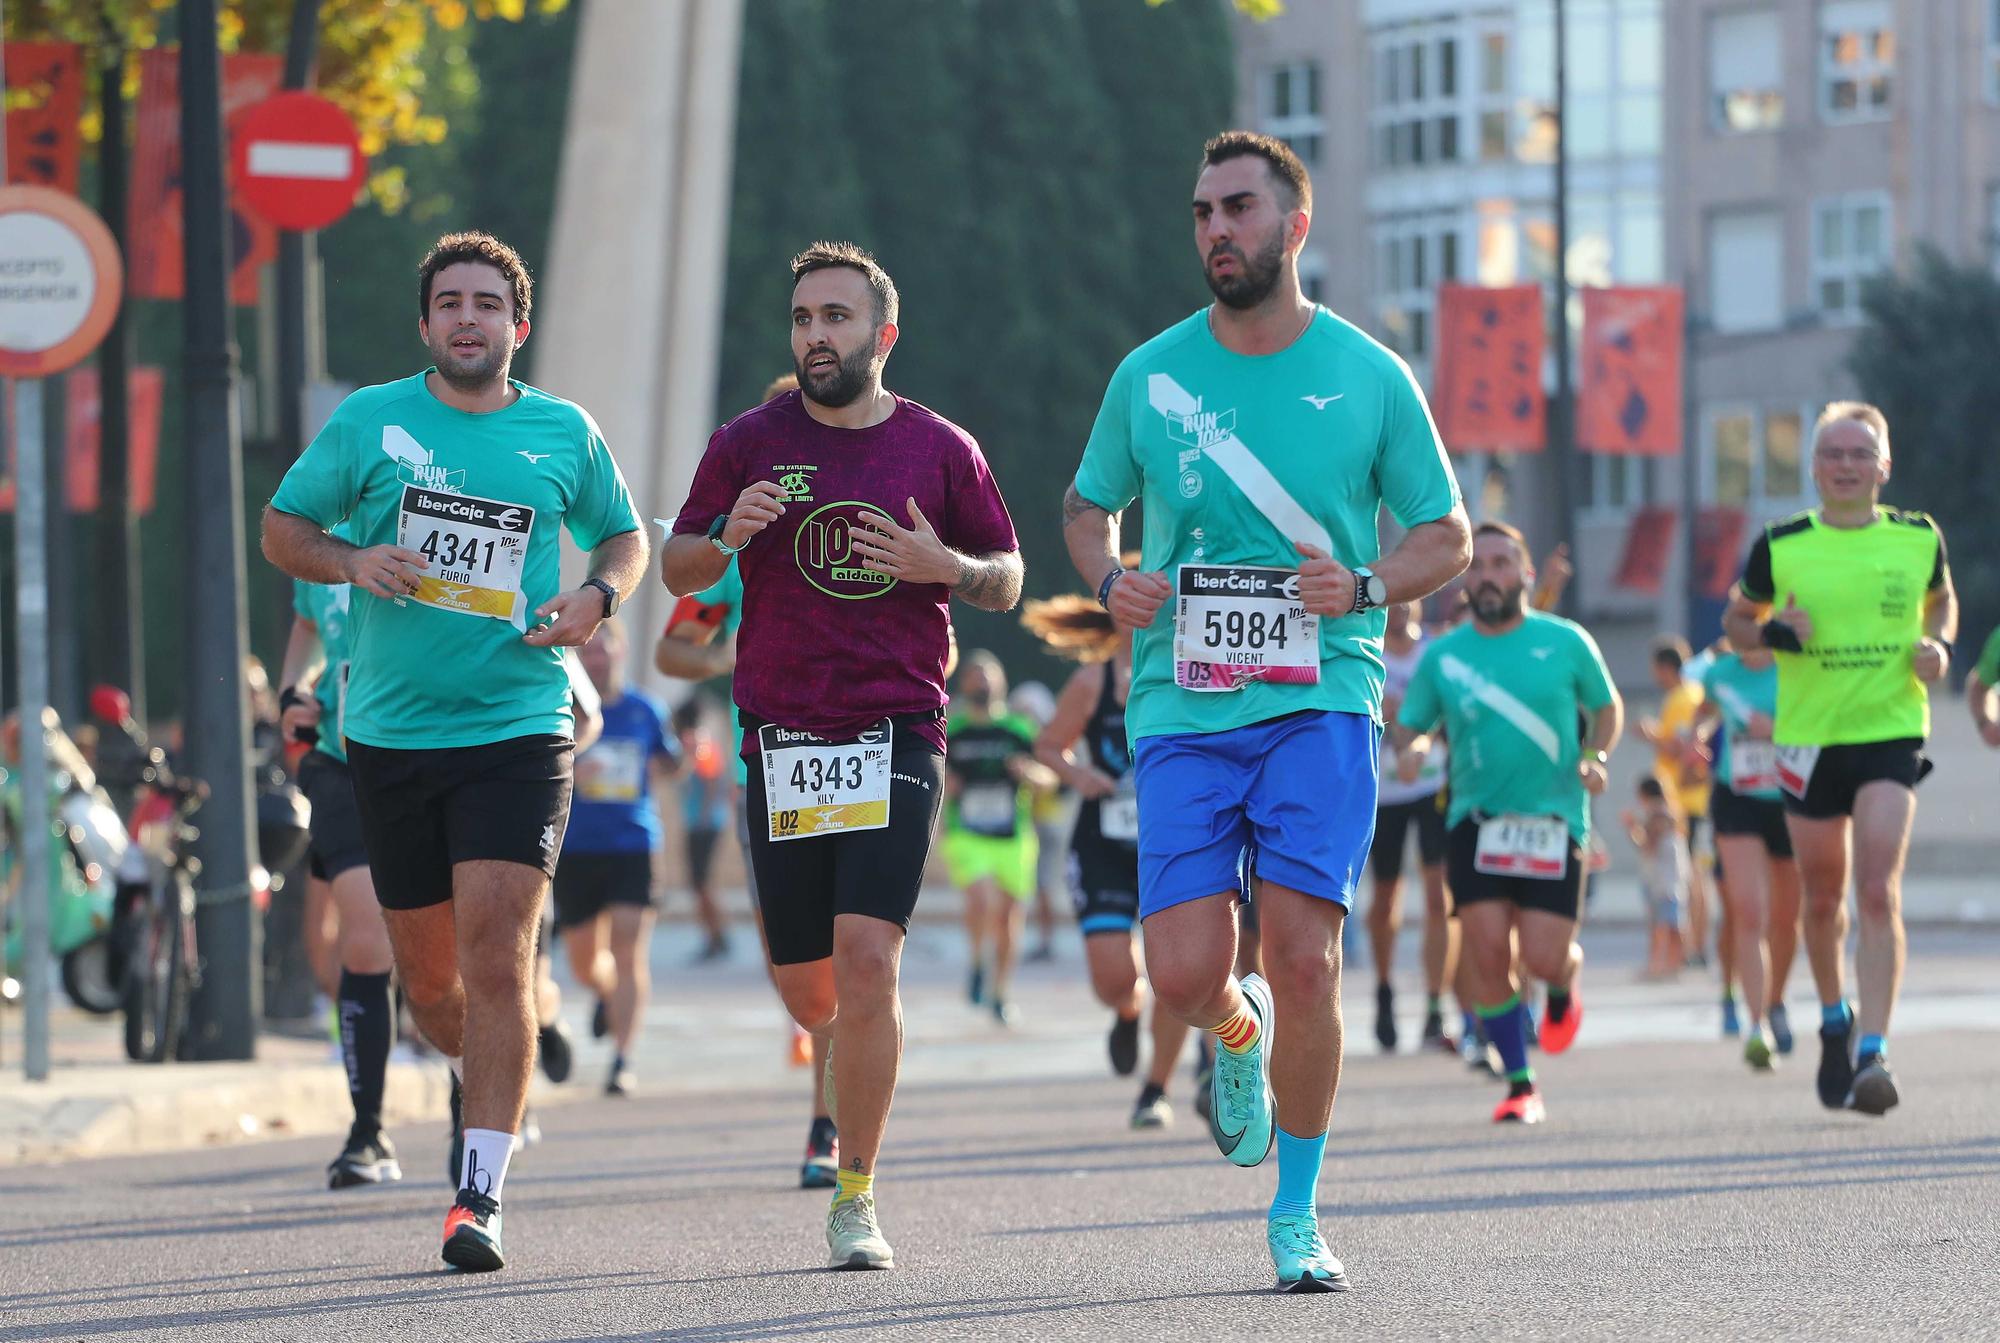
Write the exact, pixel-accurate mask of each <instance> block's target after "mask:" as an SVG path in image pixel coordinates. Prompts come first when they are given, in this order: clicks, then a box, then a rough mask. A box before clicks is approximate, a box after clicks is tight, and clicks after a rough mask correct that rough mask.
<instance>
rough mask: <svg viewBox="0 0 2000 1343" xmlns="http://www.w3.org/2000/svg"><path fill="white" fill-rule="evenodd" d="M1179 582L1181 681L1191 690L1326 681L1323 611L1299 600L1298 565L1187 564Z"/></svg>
mask: <svg viewBox="0 0 2000 1343" xmlns="http://www.w3.org/2000/svg"><path fill="white" fill-rule="evenodd" d="M1175 589H1176V591H1175V604H1174V683H1175V684H1176V685H1178V686H1180V687H1181V688H1182V689H1183V690H1196V691H1204V692H1216V691H1228V690H1241V689H1242V688H1243V687H1244V686H1245V685H1247V684H1249V683H1250V682H1252V681H1275V682H1279V683H1281V684H1285V685H1317V684H1318V683H1319V661H1320V658H1319V617H1318V616H1317V615H1314V614H1313V613H1312V612H1310V611H1308V610H1306V608H1305V604H1304V603H1303V602H1302V601H1300V600H1299V575H1298V573H1297V571H1295V570H1292V569H1274V568H1263V567H1259V566H1254V565H1217V564H1183V565H1181V566H1180V569H1179V571H1178V573H1177V574H1176V575H1175Z"/></svg>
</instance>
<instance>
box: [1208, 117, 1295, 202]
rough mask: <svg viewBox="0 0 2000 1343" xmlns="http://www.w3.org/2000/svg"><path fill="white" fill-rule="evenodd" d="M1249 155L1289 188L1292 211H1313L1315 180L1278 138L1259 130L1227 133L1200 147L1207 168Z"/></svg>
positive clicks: (1289, 147)
mask: <svg viewBox="0 0 2000 1343" xmlns="http://www.w3.org/2000/svg"><path fill="white" fill-rule="evenodd" d="M1246 156H1248V157H1254V158H1260V159H1262V160H1264V163H1265V166H1266V167H1268V168H1270V170H1271V176H1272V177H1274V178H1276V179H1277V180H1278V181H1279V182H1280V183H1282V184H1283V185H1284V186H1285V187H1287V188H1288V189H1290V191H1291V193H1292V208H1294V209H1298V210H1304V211H1306V212H1307V213H1308V214H1310V213H1311V212H1312V208H1313V184H1312V178H1311V177H1310V176H1309V175H1308V174H1307V173H1306V165H1305V164H1303V163H1301V162H1300V161H1299V156H1298V155H1297V154H1294V153H1293V152H1292V147H1291V146H1290V145H1288V144H1286V143H1285V142H1284V141H1283V140H1280V139H1279V138H1278V137H1277V136H1275V135H1261V134H1259V133H1258V132H1256V131H1224V132H1223V133H1222V134H1220V135H1218V136H1216V137H1215V138H1214V139H1212V140H1210V141H1209V142H1208V143H1207V144H1205V145H1203V146H1202V147H1201V163H1202V166H1203V167H1204V168H1212V167H1214V166H1215V165H1216V164H1218V163H1227V162H1228V161H1229V160H1230V159H1240V158H1244V157H1246Z"/></svg>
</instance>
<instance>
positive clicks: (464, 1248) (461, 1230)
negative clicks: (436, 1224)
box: [444, 1189, 507, 1273]
mask: <svg viewBox="0 0 2000 1343" xmlns="http://www.w3.org/2000/svg"><path fill="white" fill-rule="evenodd" d="M444 1261H445V1262H446V1263H447V1264H450V1265H451V1266H452V1267H453V1268H458V1269H463V1270H465V1271H466V1272H467V1273H491V1272H492V1271H493V1270H494V1269H496V1268H501V1267H504V1266H505V1265H506V1263H507V1261H506V1260H505V1259H504V1258H502V1257H501V1254H500V1201H499V1200H498V1199H493V1198H488V1197H487V1196H486V1195H484V1194H480V1193H475V1192H474V1191H473V1190H470V1189H461V1190H459V1191H458V1201H457V1202H456V1203H454V1204H452V1205H451V1211H450V1212H448V1213H446V1214H445V1215H444Z"/></svg>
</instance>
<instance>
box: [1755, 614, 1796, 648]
mask: <svg viewBox="0 0 2000 1343" xmlns="http://www.w3.org/2000/svg"><path fill="white" fill-rule="evenodd" d="M1757 637H1758V639H1759V640H1760V641H1761V642H1762V643H1763V645H1764V647H1766V648H1771V649H1775V650H1777V651H1778V652H1780V653H1803V652H1804V651H1805V645H1804V644H1802V643H1800V642H1799V632H1798V631H1797V630H1795V629H1793V628H1792V627H1791V626H1790V625H1787V624H1786V623H1785V622H1784V621H1782V620H1767V621H1765V622H1764V623H1763V624H1761V625H1759V626H1758V627H1757Z"/></svg>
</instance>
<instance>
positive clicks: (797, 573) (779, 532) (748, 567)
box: [674, 391, 1020, 754]
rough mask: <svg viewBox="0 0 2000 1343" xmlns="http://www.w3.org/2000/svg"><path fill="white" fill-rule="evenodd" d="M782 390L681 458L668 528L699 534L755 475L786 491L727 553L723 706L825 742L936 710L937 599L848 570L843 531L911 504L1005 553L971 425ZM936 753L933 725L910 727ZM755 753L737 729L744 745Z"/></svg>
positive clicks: (954, 534) (941, 616)
mask: <svg viewBox="0 0 2000 1343" xmlns="http://www.w3.org/2000/svg"><path fill="white" fill-rule="evenodd" d="M799 398H800V394H799V393H798V392H795V391H794V392H786V393H784V394H783V395H782V396H778V397H775V398H773V399H772V400H770V401H767V402H765V403H764V404H763V405H761V406H759V407H757V408H756V409H755V410H749V411H745V412H744V413H743V414H741V415H739V416H737V417H736V418H735V419H733V420H731V421H730V422H729V423H728V424H725V425H723V426H722V427H721V428H720V429H718V430H716V431H715V433H714V434H713V435H712V436H711V437H710V438H709V440H708V451H707V452H705V453H704V454H702V459H701V464H700V465H699V466H697V467H696V468H695V473H694V484H693V485H692V486H691V487H690V488H689V490H688V498H687V503H686V504H684V505H682V507H681V513H680V517H678V518H677V519H675V521H674V531H675V532H676V533H680V534H690V533H692V534H694V535H701V534H704V533H706V532H707V531H708V528H709V524H710V523H712V522H714V521H715V519H716V517H717V515H718V514H723V513H727V512H729V511H730V510H731V509H733V508H734V507H735V506H736V499H737V496H738V495H740V494H742V493H743V490H744V488H745V487H746V486H749V485H753V484H755V483H756V482H758V481H760V480H768V481H771V482H772V483H773V484H776V485H779V486H781V487H782V488H783V489H784V490H785V491H786V492H787V494H788V495H789V496H790V497H789V498H788V499H787V501H786V503H785V512H784V516H783V517H780V518H779V519H778V520H777V521H776V522H774V523H772V524H771V525H770V526H768V527H766V528H765V529H764V530H763V531H761V532H759V533H758V534H757V535H756V536H754V537H752V538H751V540H750V544H749V545H747V546H745V547H744V549H743V553H742V554H740V555H738V556H737V557H736V563H737V567H738V569H739V570H740V572H741V574H742V578H743V612H742V615H743V623H742V627H741V628H740V629H739V630H738V631H737V634H736V676H735V682H734V690H733V698H734V699H735V701H736V704H737V707H739V708H741V709H743V710H745V711H747V712H748V713H750V714H752V715H754V716H755V717H757V718H761V719H765V720H767V721H769V722H773V723H778V724H780V725H782V726H784V727H789V728H797V729H800V730H801V731H805V732H811V733H814V734H816V735H818V736H822V737H827V738H830V739H835V740H839V739H844V738H849V737H852V736H854V735H855V734H856V733H858V732H861V731H862V730H864V729H865V728H867V727H869V726H870V725H871V724H873V723H875V722H876V721H877V720H879V719H881V718H883V717H885V716H890V717H894V716H899V715H912V714H929V713H933V712H935V711H937V710H940V709H942V708H944V707H945V703H946V700H947V698H948V697H947V695H946V694H945V678H944V665H945V657H946V653H947V650H948V647H949V638H950V636H949V630H950V624H951V616H950V609H949V608H950V597H951V593H950V590H949V589H948V588H946V587H945V586H944V585H943V584H941V583H921V584H913V583H905V582H900V581H897V580H894V579H890V578H887V577H885V576H884V575H881V574H873V573H869V572H868V571H867V570H865V569H863V568H862V567H861V557H860V556H859V555H858V554H855V553H853V552H852V550H851V548H850V546H849V537H850V535H851V533H852V531H853V529H854V528H855V527H856V526H857V525H860V519H861V518H863V517H864V516H865V515H867V514H870V513H886V514H887V515H888V516H889V517H890V518H892V519H894V520H895V522H896V524H897V525H898V526H899V527H904V528H908V527H909V526H910V525H911V521H910V515H909V507H908V504H907V503H906V502H905V501H906V500H909V499H911V498H914V499H915V500H916V501H917V507H918V508H920V509H922V510H923V514H924V516H925V517H926V518H928V519H929V520H930V524H931V526H932V527H933V528H935V529H936V531H937V534H938V536H939V538H940V539H942V540H943V541H944V543H945V544H946V545H948V546H950V547H951V548H952V549H953V550H957V551H962V552H964V553H965V554H968V555H982V554H989V553H991V552H993V551H997V550H1016V549H1019V544H1020V543H1019V542H1018V541H1017V540H1016V539H1015V536H1014V522H1013V519H1012V518H1010V517H1008V515H1007V505H1006V503H1005V501H1003V500H1002V499H1001V498H1000V490H999V487H998V486H996V485H995V484H994V483H993V474H992V472H991V471H989V470H987V467H986V458H985V457H984V456H983V455H982V454H981V453H980V451H979V444H978V443H976V442H974V441H973V438H972V435H970V434H968V433H966V432H965V431H964V430H963V429H961V428H959V427H958V426H957V425H955V424H953V423H952V422H951V421H950V420H947V419H945V418H944V417H943V416H942V415H939V414H937V413H936V412H935V411H932V410H929V409H927V408H925V407H923V406H920V405H918V404H917V403H916V402H914V401H907V400H905V399H903V398H902V397H900V396H899V397H897V398H896V408H895V410H894V411H892V412H891V413H890V415H889V418H888V419H886V420H884V421H882V423H880V424H878V425H874V426H873V427H871V428H867V429H836V428H833V427H831V426H829V425H824V424H821V423H820V422H819V421H817V420H815V419H813V418H812V416H810V415H808V414H807V413H806V411H805V408H804V407H803V406H802V405H800V403H799ZM918 730H919V731H920V732H921V733H922V735H923V736H924V737H926V738H927V739H929V740H930V742H931V743H932V744H933V745H934V746H936V747H937V748H938V749H939V750H940V751H942V750H943V749H944V724H943V723H942V722H938V723H935V724H931V725H928V726H926V727H924V728H920V729H918ZM756 748H757V737H756V734H755V733H747V734H745V737H744V749H745V752H746V754H752V753H754V752H755V751H756Z"/></svg>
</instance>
